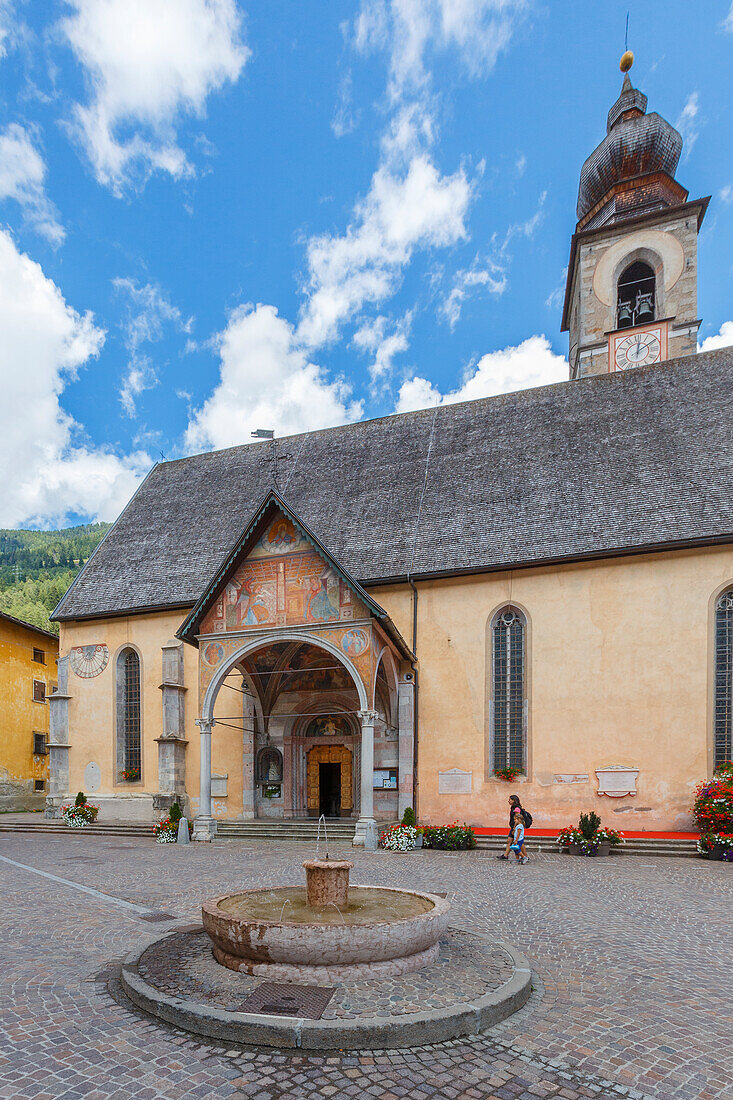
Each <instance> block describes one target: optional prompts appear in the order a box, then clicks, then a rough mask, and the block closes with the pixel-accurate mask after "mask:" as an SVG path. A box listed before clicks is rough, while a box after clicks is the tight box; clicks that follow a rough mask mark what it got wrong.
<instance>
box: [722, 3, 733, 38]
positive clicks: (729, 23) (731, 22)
mask: <svg viewBox="0 0 733 1100" xmlns="http://www.w3.org/2000/svg"><path fill="white" fill-rule="evenodd" d="M723 29H724V30H726V31H730V33H731V34H733V4H731V6H730V10H729V12H728V14H727V15H726V17H725V19H724V20H723Z"/></svg>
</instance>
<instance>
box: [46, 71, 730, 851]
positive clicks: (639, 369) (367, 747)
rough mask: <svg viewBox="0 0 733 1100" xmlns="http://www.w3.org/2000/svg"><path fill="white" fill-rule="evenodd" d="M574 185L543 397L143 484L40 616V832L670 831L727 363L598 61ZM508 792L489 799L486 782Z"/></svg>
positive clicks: (713, 576) (660, 124) (682, 193)
mask: <svg viewBox="0 0 733 1100" xmlns="http://www.w3.org/2000/svg"><path fill="white" fill-rule="evenodd" d="M630 60H631V59H630V58H629V57H628V56H627V55H625V58H624V59H622V71H623V72H624V73H625V75H624V79H623V86H622V88H621V93H620V95H619V97H618V99H617V100H616V102H615V103H614V104H613V106H612V107H611V109H610V111H609V113H608V120H607V133H606V136H605V137H604V138H603V140H602V141H601V143H600V145H598V147H597V148H596V149H595V150H594V152H592V153H591V155H590V156H589V157H588V159H587V161H586V162H585V164H584V165H583V167H582V170H581V174H580V186H579V192H578V203H577V226H576V229H575V232H574V234H573V237H572V241H571V245H570V259H569V265H568V276H567V287H566V292H565V305H564V310H563V329H564V330H566V331H567V332H568V333H569V378H568V381H567V382H562V383H559V384H556V385H551V386H545V387H541V388H537V389H531V390H525V391H522V392H519V393H510V394H504V395H501V396H498V397H491V398H487V399H483V400H477V401H471V402H467V403H463V404H452V405H440V406H437V407H433V408H429V409H425V410H422V411H419V412H412V413H405V414H401V415H394V416H387V417H382V418H380V419H376V420H370V421H365V422H361V423H356V424H350V425H348V426H344V427H336V428H330V429H326V430H322V431H314V432H310V433H307V434H304V435H299V436H292V437H290V438H287V439H277V440H276V439H265V440H263V441H262V442H259V443H255V444H249V445H246V446H239V447H233V448H230V449H227V450H223V451H216V452H210V453H206V454H200V455H195V456H193V457H190V458H183V459H180V460H177V461H171V462H162V463H160V464H158V465H156V466H155V467H154V468H153V469H152V470H151V472H150V473H149V474H148V476H147V478H146V479H145V481H144V482H143V484H142V485H141V486H140V488H139V489H138V491H137V492H136V494H135V495H134V497H133V498H132V500H131V501H130V502H129V504H128V505H127V507H126V508H125V509H124V511H123V512H122V514H121V515H120V517H119V518H118V520H117V521H116V523H115V524H114V526H113V527H112V529H111V530H110V531H109V532H108V534H107V535H106V537H105V539H104V540H103V541H102V543H101V544H100V546H99V547H98V549H97V550H96V552H95V553H94V554H93V556H92V557H91V558H90V560H89V561H88V562H87V564H86V566H85V567H84V569H83V570H82V571H81V573H80V574H79V576H78V577H77V579H76V581H75V582H74V584H73V585H72V586H71V588H70V589H69V591H68V592H67V594H66V595H65V597H64V598H63V600H62V601H61V603H60V604H59V606H58V608H57V609H56V612H55V617H56V619H57V620H58V621H59V622H60V630H61V634H60V659H59V674H58V689H57V691H56V692H55V693H54V695H53V696H52V697H51V699H50V706H51V731H50V744H49V755H50V778H49V796H48V798H47V802H46V813H47V815H48V816H51V817H52V816H54V815H58V812H59V806H60V805H61V804H62V803H63V801H64V800H65V799H66V798H68V797H69V795H71V796H73V795H74V794H75V793H76V792H77V791H78V790H80V789H83V790H84V791H85V792H86V793H87V794H88V795H89V796H90V797H92V798H93V800H94V801H95V803H97V804H99V805H100V807H101V809H100V820H108V821H110V820H118V821H131V820H138V821H153V820H157V819H158V818H159V817H160V816H162V815H163V814H164V813H165V812H166V811H167V809H168V808H169V807H170V805H171V804H172V803H173V802H174V801H178V802H180V803H181V804H182V805H183V806H184V809H185V810H186V812H187V813H188V814H189V816H190V817H192V818H193V819H194V829H195V832H194V836H195V838H196V839H198V840H210V839H211V838H212V837H214V836H215V835H216V832H217V828H218V827H219V825H220V823H221V822H224V821H227V820H240V821H241V820H254V819H278V820H287V819H291V820H292V819H296V820H302V819H307V818H314V817H318V816H319V815H320V814H325V815H326V817H327V818H340V819H343V820H345V821H351V822H352V823H353V829H354V843H356V844H358V843H360V842H362V843H363V837H364V834H365V832H366V830H367V827H368V826H369V825H370V823H371V822H372V821H376V822H378V823H379V822H388V821H394V820H397V818H398V817H399V816H401V815H402V813H403V811H404V810H405V808H406V807H408V806H412V807H414V808H415V810H416V813H417V816H418V820H419V821H420V822H423V823H426V824H427V823H445V822H452V821H456V820H457V821H465V822H468V823H471V824H474V825H476V826H496V825H501V824H503V823H504V822H505V819H506V804H507V795H508V794H510V793H513V792H516V793H519V795H520V797H521V799H522V802H523V803H524V804H525V805H527V806H528V807H530V808H531V810H532V813H533V815H534V820H535V823H536V824H537V825H541V826H544V827H549V828H558V827H561V826H563V825H566V824H568V823H571V822H574V821H576V820H577V816H578V813H579V811H580V810H595V811H596V812H598V813H599V814H600V816H601V817H602V818H603V819H604V822H605V823H606V824H609V825H612V826H614V827H616V828H621V829H629V830H649V831H661V830H678V829H686V828H690V827H691V819H690V817H689V813H688V808H689V806H690V802H691V797H692V792H693V789H694V787H695V785H696V784H697V783H698V782H699V781H700V780H702V779H704V778H705V777H707V776H709V775H711V774H712V772H713V770H714V768H715V767H716V765H718V764H720V763H721V762H723V761H724V760H729V759H730V757H731V728H732V725H733V447H732V446H731V443H732V441H733V440H732V437H731V424H732V423H733V348H727V349H722V350H716V351H711V352H706V353H697V333H698V328H699V325H700V319H699V317H698V306H697V239H698V234H699V232H700V227H701V225H702V222H703V218H704V217H705V212H706V209H707V205H708V201H709V199H708V198H700V199H690V198H689V195H688V192H687V191H686V190H685V188H684V187H683V185H682V184H681V183H680V182H678V180H677V179H676V175H675V173H676V170H677V165H678V162H679V158H680V153H681V150H682V138H681V136H680V134H679V133H678V132H677V131H676V130H675V129H674V128H673V127H672V126H671V125H670V124H669V123H668V122H666V121H665V120H664V119H663V118H662V117H661V116H660V115H659V114H657V113H648V112H647V97H646V96H645V95H644V94H643V93H642V92H641V91H639V90H638V89H637V88H635V87H633V85H632V83H631V80H630V77H629V72H628V69H629V68H630ZM509 777H511V778H512V780H513V782H512V785H511V786H509V784H508V783H507V781H506V780H507V778H509Z"/></svg>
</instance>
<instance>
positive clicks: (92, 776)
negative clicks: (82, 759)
mask: <svg viewBox="0 0 733 1100" xmlns="http://www.w3.org/2000/svg"><path fill="white" fill-rule="evenodd" d="M101 782H102V771H101V768H100V767H99V764H95V763H94V761H93V760H92V761H90V762H89V763H88V764H87V766H86V768H85V769H84V793H85V794H86V793H87V791H88V792H89V794H94V792H95V791H98V790H99V785H100V783H101Z"/></svg>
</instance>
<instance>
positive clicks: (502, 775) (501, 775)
mask: <svg viewBox="0 0 733 1100" xmlns="http://www.w3.org/2000/svg"><path fill="white" fill-rule="evenodd" d="M494 775H495V776H496V778H497V779H503V780H504V782H505V783H513V782H514V780H515V779H516V778H517V776H519V775H524V772H523V771H522V769H521V768H512V767H510V766H509V765H507V766H506V767H505V768H494Z"/></svg>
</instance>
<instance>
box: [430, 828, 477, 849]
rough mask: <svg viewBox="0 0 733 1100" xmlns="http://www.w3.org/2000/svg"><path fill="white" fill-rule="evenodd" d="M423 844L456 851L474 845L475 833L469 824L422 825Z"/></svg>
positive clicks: (473, 846)
mask: <svg viewBox="0 0 733 1100" xmlns="http://www.w3.org/2000/svg"><path fill="white" fill-rule="evenodd" d="M421 828H422V832H423V846H424V847H425V848H439V849H440V850H441V851H448V852H457V851H460V850H462V849H470V848H475V847H476V833H475V832H474V830H473V828H472V827H471V826H470V825H465V824H464V825H459V824H458V822H457V821H454V822H453V824H452V825H422V826H421Z"/></svg>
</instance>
